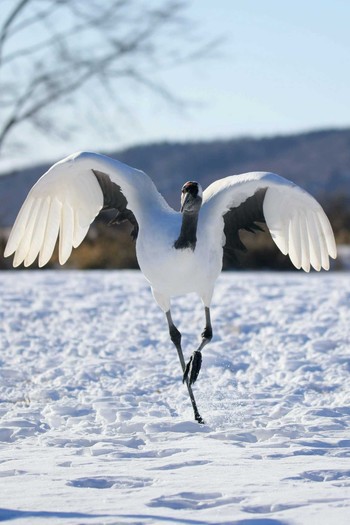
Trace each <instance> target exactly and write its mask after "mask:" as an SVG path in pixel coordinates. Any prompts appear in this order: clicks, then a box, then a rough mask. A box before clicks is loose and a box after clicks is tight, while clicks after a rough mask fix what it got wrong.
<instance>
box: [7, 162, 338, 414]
mask: <svg viewBox="0 0 350 525" xmlns="http://www.w3.org/2000/svg"><path fill="white" fill-rule="evenodd" d="M103 208H115V209H116V210H117V212H118V215H117V217H116V220H117V222H121V221H123V220H129V221H130V222H131V224H132V225H133V230H132V232H131V235H132V237H133V238H134V239H135V240H136V254H137V259H138V263H139V265H140V268H141V270H142V272H143V274H144V275H145V277H146V279H147V280H148V282H149V283H150V285H151V288H152V292H153V296H154V299H155V300H156V302H157V303H158V305H159V306H160V308H161V309H162V310H163V311H164V313H165V314H166V318H167V321H168V326H169V333H170V338H171V340H172V342H173V343H174V345H175V347H176V350H177V352H178V355H179V359H180V362H181V367H182V370H183V379H184V381H185V382H186V385H187V388H188V392H189V396H190V399H191V403H192V407H193V410H194V415H195V419H196V420H197V421H198V422H199V423H203V419H202V417H201V416H200V414H199V411H198V408H197V405H196V401H195V398H194V395H193V391H192V384H193V383H194V382H195V381H196V379H197V377H198V373H199V370H200V368H201V361H202V356H201V351H202V349H203V347H204V346H205V345H206V344H207V343H208V342H209V341H210V340H211V338H212V327H211V322H210V303H211V299H212V295H213V290H214V286H215V281H216V279H217V277H218V276H219V274H220V272H221V269H222V259H223V252H224V249H227V248H228V249H230V250H232V249H241V248H242V247H243V245H242V242H241V240H240V238H239V231H240V230H241V229H246V230H251V231H254V230H257V229H260V228H259V226H258V225H257V224H256V222H262V223H266V225H267V228H268V229H269V231H270V234H271V236H272V238H273V240H274V241H275V243H276V244H277V246H278V247H279V249H280V250H281V251H282V252H283V253H284V254H289V257H290V259H291V261H292V263H293V264H294V266H296V267H297V268H302V269H303V270H305V271H306V272H308V271H309V270H310V267H311V266H312V267H313V268H314V269H315V270H317V271H319V270H320V269H321V268H324V269H325V270H328V269H329V256H330V257H332V258H335V257H336V246H335V241H334V236H333V232H332V228H331V226H330V224H329V221H328V219H327V217H326V215H325V213H324V211H323V210H322V208H321V206H320V205H319V204H318V202H317V201H316V200H315V199H314V198H313V197H311V195H309V194H308V193H307V192H305V191H304V190H302V189H301V188H300V187H298V186H296V185H295V184H293V183H292V182H290V181H288V180H286V179H284V178H282V177H280V176H278V175H274V174H272V173H264V172H254V173H245V174H243V175H233V176H231V177H226V178H224V179H220V180H217V181H215V182H214V183H213V184H211V185H210V186H209V187H208V188H207V189H206V190H205V191H202V188H201V186H200V184H199V183H198V182H192V181H190V182H186V183H185V184H184V186H183V187H182V195H181V210H180V212H176V211H174V210H173V209H172V208H171V207H170V206H169V205H168V204H167V203H166V201H165V200H164V198H163V197H162V196H161V195H160V193H159V192H158V191H157V189H156V187H155V185H154V183H153V182H152V180H151V179H150V178H149V177H148V176H147V175H146V174H145V173H143V172H142V171H139V170H137V169H134V168H132V167H130V166H127V165H125V164H122V163H121V162H118V161H116V160H113V159H111V158H109V157H106V156H103V155H99V154H96V153H89V152H82V153H75V154H73V155H70V156H69V157H67V158H65V159H63V160H61V161H60V162H57V163H56V164H54V165H53V166H52V167H51V168H50V169H49V170H48V171H47V172H46V173H45V174H44V175H43V176H42V177H41V178H40V179H39V180H38V182H37V183H36V184H35V185H34V186H33V188H32V189H31V190H30V192H29V194H28V196H27V198H26V200H25V202H24V204H23V206H22V208H21V210H20V212H19V214H18V217H17V219H16V222H15V224H14V226H13V229H12V231H11V234H10V237H9V239H8V243H7V246H6V249H5V256H9V255H12V254H13V253H14V254H15V256H14V261H13V265H14V266H15V267H16V266H18V265H20V264H21V263H23V262H24V265H25V266H29V265H31V264H32V263H33V262H34V261H35V259H36V258H37V257H38V256H39V266H44V265H45V264H46V263H47V262H48V261H49V259H50V257H51V255H52V252H53V250H54V247H55V244H56V240H57V238H58V237H59V262H60V263H61V264H64V263H65V262H66V261H67V259H68V257H69V256H70V254H71V251H72V248H73V247H74V248H76V247H77V246H79V244H80V243H81V242H82V240H83V239H84V237H85V236H86V234H87V231H88V229H89V226H90V224H91V222H92V221H93V220H94V218H95V217H96V215H97V214H98V213H99V212H100V211H101V210H102V209H103ZM189 292H196V293H197V294H198V296H199V297H200V298H201V300H202V302H203V305H204V310H205V328H204V331H203V333H202V334H201V343H200V345H199V346H198V348H197V350H195V351H194V352H193V354H192V356H191V358H190V360H189V361H188V363H187V365H186V363H185V360H184V357H183V353H182V348H181V333H180V332H179V330H178V329H177V328H176V326H175V325H174V323H173V320H172V317H171V312H170V299H171V297H173V296H176V295H182V294H187V293H189Z"/></svg>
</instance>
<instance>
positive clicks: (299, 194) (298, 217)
mask: <svg viewBox="0 0 350 525" xmlns="http://www.w3.org/2000/svg"><path fill="white" fill-rule="evenodd" d="M261 188H266V189H267V191H266V193H265V198H264V202H263V213H264V217H265V221H266V225H267V227H268V229H269V231H270V233H271V236H272V238H273V240H274V242H275V243H276V245H277V246H278V248H279V249H280V250H281V252H282V253H283V254H285V255H287V254H289V257H290V259H291V261H292V263H293V264H294V266H295V267H296V268H298V269H300V268H303V270H305V271H306V272H308V271H310V266H312V267H313V268H315V270H317V271H319V270H320V269H321V268H324V269H325V270H328V269H329V257H332V258H333V259H335V258H336V256H337V250H336V245H335V240H334V235H333V231H332V228H331V225H330V223H329V220H328V218H327V216H326V214H325V213H324V211H323V209H322V207H321V206H320V204H319V203H318V202H317V201H316V200H315V199H314V198H313V197H312V196H311V195H310V194H309V193H307V192H306V191H304V190H302V189H301V188H300V187H299V186H296V185H295V184H293V183H292V182H290V181H288V180H287V179H284V178H283V177H280V176H278V175H275V174H272V173H262V172H261V173H260V172H256V173H246V174H243V175H235V176H232V177H226V178H225V179H221V180H218V181H216V182H214V183H213V184H211V185H210V186H209V187H208V188H207V189H206V190H205V191H204V193H203V207H202V208H203V209H202V211H203V213H204V220H205V221H206V223H207V224H208V228H210V226H209V223H210V222H212V223H213V224H216V228H217V232H216V233H217V235H218V234H219V228H221V229H222V227H223V221H222V220H221V222H220V221H218V220H217V217H221V218H222V217H223V215H224V214H225V213H226V212H227V211H228V210H229V209H230V208H232V207H237V206H239V205H240V204H242V203H244V202H245V201H246V200H247V199H248V198H249V197H251V196H252V195H254V194H255V193H256V191H258V190H259V189H261ZM218 238H220V236H218Z"/></svg>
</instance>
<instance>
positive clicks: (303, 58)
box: [17, 0, 350, 161]
mask: <svg viewBox="0 0 350 525" xmlns="http://www.w3.org/2000/svg"><path fill="white" fill-rule="evenodd" d="M188 13H189V15H190V16H191V18H192V19H193V20H194V21H195V22H196V24H197V31H198V33H199V34H201V35H203V36H204V37H206V38H208V39H210V38H211V37H215V36H218V35H220V34H222V35H223V36H224V37H225V41H224V42H223V44H222V46H221V56H219V57H218V58H217V59H214V60H213V59H212V60H209V61H202V62H198V63H195V64H194V63H191V64H189V65H186V66H181V67H177V68H174V69H172V70H170V71H166V72H162V73H161V74H160V76H159V78H161V79H162V81H163V82H164V83H165V84H166V85H168V86H169V87H171V89H172V91H173V92H174V93H176V94H177V95H178V96H179V97H180V98H183V99H186V100H188V101H190V102H191V103H192V104H191V105H190V106H189V107H188V109H187V111H186V113H185V114H183V115H178V114H177V112H176V111H175V110H174V109H171V108H170V107H168V106H167V105H166V104H165V103H164V102H161V103H159V100H157V99H156V98H154V97H152V96H150V95H146V94H145V92H144V91H142V92H140V93H138V92H136V93H135V92H133V93H130V94H129V95H128V96H127V97H126V98H125V102H126V104H127V106H128V107H129V109H130V110H131V115H132V118H130V117H125V116H123V115H116V117H115V120H114V123H113V126H112V127H111V126H110V125H109V127H108V130H107V131H106V133H105V134H102V136H101V134H99V133H96V131H95V128H94V126H93V119H96V118H99V116H98V115H97V116H96V114H94V116H93V119H92V121H91V123H90V125H89V118H88V117H87V119H86V122H87V125H85V126H84V129H83V130H82V131H81V133H80V134H79V136H76V137H74V139H73V140H70V141H68V142H67V143H64V142H60V141H59V140H58V139H56V138H55V139H54V138H48V139H46V140H44V139H39V138H38V136H36V135H33V139H32V147H31V148H29V149H28V151H27V152H26V153H25V155H26V157H27V158H28V159H29V160H30V161H33V160H34V161H36V160H39V159H42V158H46V159H51V160H57V159H58V158H60V157H62V156H64V155H66V154H68V153H70V152H72V151H75V150H79V149H90V150H95V151H101V150H102V151H108V150H116V149H121V148H123V147H125V146H128V145H133V144H139V143H147V142H154V141H160V140H179V141H185V140H187V139H191V140H198V139H211V138H218V137H220V138H226V137H237V136H241V135H255V136H263V135H271V134H276V133H289V132H297V131H300V130H311V129H318V128H323V127H345V126H349V125H350V106H349V93H350V85H349V84H350V82H349V80H350V67H349V66H350V30H349V27H350V2H349V1H348V0H332V1H330V0H310V1H308V2H306V1H305V0H303V1H302V0H293V2H286V1H281V0H231V1H230V0H193V1H192V3H191V7H190V9H189V10H188ZM124 96H125V93H124ZM87 111H88V109H87ZM100 118H101V119H102V121H103V115H101V116H100ZM28 131H29V130H26V129H25V128H23V133H27V132H28ZM20 155H22V154H21V153H20ZM17 160H18V159H17Z"/></svg>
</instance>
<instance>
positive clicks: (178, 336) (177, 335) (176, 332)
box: [165, 310, 204, 424]
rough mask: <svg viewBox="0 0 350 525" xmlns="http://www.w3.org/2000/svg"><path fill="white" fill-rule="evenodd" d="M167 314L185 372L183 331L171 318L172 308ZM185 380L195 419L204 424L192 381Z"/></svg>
mask: <svg viewBox="0 0 350 525" xmlns="http://www.w3.org/2000/svg"><path fill="white" fill-rule="evenodd" d="M165 315H166V318H167V321H168V326H169V334H170V339H171V340H172V342H173V343H174V345H175V348H176V350H177V354H178V356H179V359H180V363H181V367H182V372H183V373H185V368H186V366H185V359H184V355H183V353H182V348H181V333H180V332H179V330H178V329H177V328H176V326H175V325H174V323H173V320H172V318H171V313H170V310H168V311H167V312H165ZM184 381H185V382H186V385H187V390H188V393H189V396H190V400H191V403H192V408H193V412H194V417H195V420H196V421H198V423H201V424H203V423H204V420H203V418H202V416H201V415H200V413H199V412H198V408H197V403H196V400H195V398H194V395H193V391H192V387H191V384H190V381H189V379H188V378H185V379H184Z"/></svg>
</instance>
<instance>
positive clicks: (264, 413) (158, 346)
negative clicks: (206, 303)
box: [0, 271, 350, 525]
mask: <svg viewBox="0 0 350 525" xmlns="http://www.w3.org/2000/svg"><path fill="white" fill-rule="evenodd" d="M0 294H1V295H0V296H1V303H2V308H1V311H0V316H1V325H0V337H1V340H0V343H1V345H0V349H1V353H0V418H1V419H0V521H1V520H3V521H7V520H9V521H10V520H11V521H12V520H15V523H16V525H21V524H31V525H32V524H33V523H41V522H45V523H52V524H61V523H64V524H89V523H91V524H101V523H105V524H112V523H113V524H115V523H118V524H119V523H122V524H123V523H126V524H135V525H136V524H161V523H176V524H177V523H180V524H191V525H192V524H214V523H220V524H235V523H240V524H251V525H253V524H259V523H260V524H261V525H262V524H274V525H278V524H300V525H301V524H305V523H307V524H312V523H317V525H320V524H330V523H336V524H337V525H342V524H344V525H345V524H347V523H348V522H349V516H350V459H349V457H350V436H349V423H350V402H349V401H350V400H349V398H350V380H349V372H350V356H349V342H350V341H349V340H350V328H349V327H350V322H349V321H350V314H349V306H350V280H349V275H348V274H346V273H344V274H340V273H338V274H335V273H327V274H326V273H322V274H310V275H305V274H299V273H290V274H283V273H281V274H276V273H226V274H223V275H222V276H221V277H220V279H219V280H218V284H217V288H216V292H215V295H214V300H213V305H212V321H213V331H214V338H213V341H212V343H211V344H210V345H208V346H206V347H205V349H204V350H203V368H202V371H201V373H200V376H199V379H198V381H197V383H196V384H195V386H194V392H195V396H196V399H197V403H198V406H199V409H200V413H201V415H202V416H203V417H204V419H205V420H206V423H207V424H206V425H204V426H201V425H198V424H197V423H196V422H194V421H193V416H192V409H191V406H190V402H189V400H188V395H187V392H186V389H185V387H184V386H183V385H182V383H181V369H180V364H179V362H178V358H177V354H176V350H175V348H174V347H173V345H172V343H171V341H170V340H169V336H168V332H167V324H166V320H165V317H164V315H163V313H162V312H161V311H160V310H159V308H158V307H157V305H156V304H155V302H154V301H153V298H152V296H151V293H150V290H149V287H148V285H147V283H146V281H145V280H144V278H143V276H142V275H141V274H140V273H139V272H129V271H127V272H121V271H119V272H118V271H115V272H102V271H101V272H100V271H96V272H68V271H40V272H39V271H38V272H36V271H34V272H33V271H31V272H27V271H17V272H3V273H2V274H0ZM172 313H173V319H174V321H175V323H176V324H177V326H178V328H179V329H180V330H181V332H182V334H183V339H182V341H183V350H184V354H185V357H186V359H187V358H188V357H189V356H190V354H191V352H192V351H193V350H194V348H195V347H196V345H197V344H198V342H199V338H200V333H201V331H202V329H203V327H204V312H203V311H202V306H201V304H200V302H199V300H198V299H197V298H196V297H195V296H193V295H190V296H187V297H180V298H176V299H175V300H174V302H173V310H172Z"/></svg>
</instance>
